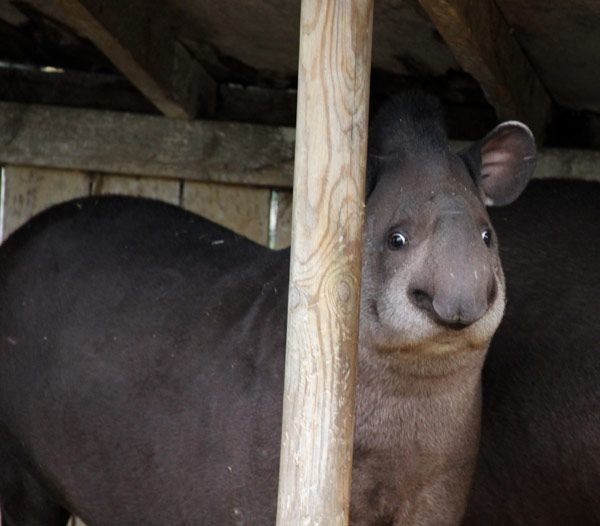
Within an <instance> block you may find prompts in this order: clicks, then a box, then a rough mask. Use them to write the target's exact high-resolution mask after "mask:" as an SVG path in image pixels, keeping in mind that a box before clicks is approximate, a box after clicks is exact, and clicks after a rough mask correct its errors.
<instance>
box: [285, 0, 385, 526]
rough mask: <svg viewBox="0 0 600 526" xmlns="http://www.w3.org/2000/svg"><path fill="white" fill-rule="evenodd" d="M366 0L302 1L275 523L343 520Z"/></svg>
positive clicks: (359, 219)
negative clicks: (282, 399) (288, 283)
mask: <svg viewBox="0 0 600 526" xmlns="http://www.w3.org/2000/svg"><path fill="white" fill-rule="evenodd" d="M372 15H373V0H303V1H302V7H301V23H300V60H299V78H298V113H297V115H298V118H297V124H296V141H297V142H296V156H295V167H294V197H293V199H294V202H293V213H292V214H293V215H292V251H291V266H290V289H289V307H288V324H287V331H288V332H287V348H286V366H285V386H284V402H283V427H282V444H281V461H280V474H279V498H278V508H277V524H278V525H279V526H284V525H285V526H288V525H301V524H327V525H332V526H333V525H343V524H347V522H348V513H349V505H350V504H349V502H350V482H351V472H352V445H353V434H354V410H355V407H354V406H355V384H356V355H357V346H358V310H359V293H360V266H361V252H362V227H363V208H364V204H363V201H364V186H365V170H366V146H367V126H368V124H367V121H368V101H369V78H370V67H371V33H372Z"/></svg>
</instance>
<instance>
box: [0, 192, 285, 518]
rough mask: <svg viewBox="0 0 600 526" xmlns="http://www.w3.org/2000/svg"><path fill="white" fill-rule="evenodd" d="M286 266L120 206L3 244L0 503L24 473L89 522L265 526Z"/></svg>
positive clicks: (264, 253)
mask: <svg viewBox="0 0 600 526" xmlns="http://www.w3.org/2000/svg"><path fill="white" fill-rule="evenodd" d="M124 225H126V227H124ZM249 261H251V262H252V264H250V265H249ZM288 262H289V253H288V252H287V251H285V252H280V253H273V252H271V251H269V250H268V249H265V248H262V247H259V246H257V245H255V244H253V243H251V242H249V241H248V240H246V239H244V238H241V237H239V236H236V235H234V234H233V233H231V232H230V231H228V230H226V229H223V228H220V227H219V226H217V225H214V224H212V223H210V222H208V221H205V220H203V219H201V218H199V217H197V216H194V215H192V214H189V213H186V212H184V211H183V210H180V209H177V208H175V207H172V206H169V205H165V204H160V203H157V202H152V201H143V200H132V199H127V198H109V199H102V198H100V199H90V200H81V201H77V202H72V203H70V204H66V205H64V206H61V207H59V208H55V209H53V210H52V211H51V212H50V213H48V214H45V215H43V216H41V217H38V218H37V219H36V220H35V221H33V222H31V223H29V224H28V226H27V227H26V228H25V229H22V230H21V231H19V232H18V233H17V234H16V235H14V236H13V237H11V238H10V240H9V241H8V242H7V243H6V245H5V246H4V247H3V248H2V251H1V252H0V298H3V301H2V302H1V304H0V334H1V335H2V338H3V342H2V347H3V353H2V362H1V364H2V365H1V367H0V422H1V423H0V433H2V434H1V435H0V454H2V453H4V454H5V455H6V453H7V452H6V446H7V444H8V445H10V446H11V449H12V451H11V452H10V453H11V459H10V460H8V461H7V460H4V459H3V460H4V461H3V463H2V465H0V501H2V502H3V504H8V503H10V502H12V499H11V498H10V496H11V495H12V494H14V493H15V492H19V491H24V489H25V488H21V487H20V484H21V483H22V482H21V481H22V480H24V479H23V475H24V474H26V473H27V474H29V475H31V478H32V479H33V478H38V477H39V479H38V480H40V479H41V480H42V481H43V484H44V489H43V491H40V492H39V495H40V499H41V498H42V495H44V498H46V497H45V496H46V495H47V496H49V497H51V498H56V499H57V502H58V503H60V504H61V505H63V506H64V507H66V508H69V509H76V510H77V511H78V513H80V514H81V515H82V516H83V517H84V518H89V520H90V526H92V525H94V524H106V525H109V524H123V525H126V524H127V525H132V524H140V525H141V524H145V525H150V524H157V525H158V524H161V525H162V524H165V525H166V524H215V525H217V524H220V525H225V524H236V523H240V524H270V523H273V522H274V514H275V502H276V481H277V472H278V455H279V441H280V420H281V403H282V396H281V393H282V386H283V363H284V348H285V345H284V342H285V315H286V307H287V285H288V276H287V272H288V264H289V263H288ZM63 264H64V268H61V267H60V266H61V265H63ZM107 272H110V273H111V275H110V276H107V275H106V273H107ZM132 277H135V279H132ZM195 277H197V279H195ZM228 281H229V283H227V282H228ZM231 281H233V282H234V283H235V286H233V287H232V286H231ZM22 291H27V293H26V294H23V292H22ZM250 302H251V303H252V307H251V309H249V308H248V307H249V304H250ZM209 318H211V319H210V323H209V322H205V320H208V319H209ZM61 320H62V321H61ZM63 321H64V322H63ZM221 325H222V326H221ZM257 326H261V327H269V330H253V328H255V327H257ZM57 327H58V330H57ZM99 327H101V328H99ZM206 327H210V330H205V328H206ZM224 334H227V337H226V338H224V337H223V335H224ZM32 364H35V365H34V366H33V367H32ZM15 399H18V400H19V404H18V406H16V405H15V404H13V403H11V400H15ZM12 455H14V456H12ZM209 459H210V460H209ZM25 480H27V479H25ZM28 486H29V487H27V488H26V493H27V494H28V499H29V500H32V499H31V492H32V490H33V491H34V492H35V491H36V490H35V486H36V483H35V482H34V481H33V480H29V481H28ZM33 500H34V502H35V499H33ZM116 503H121V504H119V505H116ZM40 504H41V506H40V509H43V510H44V514H43V515H40V517H45V518H42V519H40V521H39V522H36V523H35V524H39V525H40V526H42V525H45V526H51V524H50V523H49V522H48V512H47V508H48V506H47V505H46V504H42V503H40ZM3 512H4V515H5V520H6V519H8V518H9V517H10V514H11V510H10V508H9V509H6V510H4V509H3ZM57 513H59V512H57ZM59 517H60V513H59ZM32 523H33V522H32ZM9 524H10V525H12V524H15V526H18V525H19V524H21V522H19V521H17V522H10V523H9ZM27 524H30V522H27ZM55 524H64V520H62V522H61V520H57V521H56V523H55Z"/></svg>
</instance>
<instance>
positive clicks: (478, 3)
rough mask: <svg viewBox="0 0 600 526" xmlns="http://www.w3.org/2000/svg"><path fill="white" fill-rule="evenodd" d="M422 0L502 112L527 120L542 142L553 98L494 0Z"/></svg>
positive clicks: (504, 115)
mask: <svg viewBox="0 0 600 526" xmlns="http://www.w3.org/2000/svg"><path fill="white" fill-rule="evenodd" d="M419 2H420V4H421V5H422V6H423V8H424V9H425V11H426V12H427V13H428V15H429V17H430V18H431V20H432V21H433V23H434V25H435V26H436V28H437V29H438V31H439V32H440V34H441V35H442V37H443V38H444V40H445V41H446V43H447V45H448V46H449V48H450V50H451V51H452V53H453V54H454V57H455V58H456V60H457V62H458V63H459V64H460V66H461V67H462V68H463V69H464V70H465V71H467V72H468V73H470V74H471V75H472V76H473V77H474V78H475V79H476V80H477V81H478V82H479V84H480V86H481V88H482V89H483V91H484V93H485V95H486V97H487V99H488V100H489V102H490V104H492V106H493V107H494V109H495V110H496V113H497V115H498V117H499V118H500V119H520V120H522V121H523V122H525V123H526V124H527V125H528V126H529V127H530V128H531V129H532V131H533V132H534V134H535V135H536V137H537V139H538V141H539V142H542V141H543V136H544V130H545V125H546V120H547V117H548V112H549V108H550V97H549V96H548V93H547V92H546V89H545V88H544V86H543V85H542V83H541V81H540V80H539V78H538V76H537V74H536V73H535V71H534V70H533V68H532V67H531V64H530V63H529V60H528V59H527V57H526V56H525V54H524V53H523V51H522V49H521V47H520V45H519V43H518V42H517V40H516V39H515V37H514V36H513V34H512V31H511V29H510V27H509V26H508V23H507V22H506V20H505V19H504V16H503V15H502V13H501V12H500V10H499V8H498V7H497V5H496V3H495V2H494V0H419Z"/></svg>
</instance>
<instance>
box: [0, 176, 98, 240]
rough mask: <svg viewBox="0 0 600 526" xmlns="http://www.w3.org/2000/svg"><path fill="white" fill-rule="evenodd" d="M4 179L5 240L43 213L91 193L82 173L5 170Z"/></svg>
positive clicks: (87, 181)
mask: <svg viewBox="0 0 600 526" xmlns="http://www.w3.org/2000/svg"><path fill="white" fill-rule="evenodd" d="M4 175H5V178H6V179H5V183H4V184H5V188H4V191H5V194H4V207H3V211H2V212H3V214H4V232H3V238H4V239H6V238H7V237H8V236H9V235H10V234H11V233H12V232H14V231H15V230H16V229H17V228H18V227H20V226H21V225H22V224H23V223H25V222H26V221H27V220H28V219H30V218H31V217H32V216H34V215H35V214H37V213H39V212H41V211H42V210H45V209H46V208H48V207H50V206H52V205H55V204H57V203H61V202H62V201H67V200H69V199H74V198H76V197H82V196H85V195H88V194H89V191H90V177H89V176H88V175H87V174H86V173H83V172H75V173H69V174H66V173H65V172H64V171H62V170H51V169H43V168H32V167H22V166H8V167H6V168H5V170H4Z"/></svg>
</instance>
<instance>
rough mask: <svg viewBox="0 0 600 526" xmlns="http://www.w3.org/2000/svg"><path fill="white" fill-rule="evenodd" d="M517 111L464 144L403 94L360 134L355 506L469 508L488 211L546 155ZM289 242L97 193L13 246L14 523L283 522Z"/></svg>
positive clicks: (8, 503) (9, 337) (490, 271)
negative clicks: (267, 242)
mask: <svg viewBox="0 0 600 526" xmlns="http://www.w3.org/2000/svg"><path fill="white" fill-rule="evenodd" d="M535 157H536V147H535V142H534V139H533V137H532V135H531V132H530V131H529V129H528V128H527V127H526V126H525V125H523V124H520V123H518V122H506V123H502V124H500V125H499V126H498V127H496V128H495V129H494V130H492V131H491V132H490V133H489V134H488V135H487V136H486V137H484V138H483V139H482V140H480V141H478V142H476V143H474V144H473V145H471V146H470V147H469V148H467V149H466V150H464V151H463V152H460V153H454V152H452V151H451V150H450V149H449V146H448V140H447V135H446V131H445V129H444V124H443V118H442V115H441V111H440V107H439V103H438V102H437V101H436V100H435V99H432V98H429V97H427V96H419V95H415V94H407V95H404V96H400V97H398V98H395V99H393V100H392V101H390V102H389V103H388V104H387V105H386V106H385V107H384V108H383V109H382V110H381V111H380V113H379V117H378V118H376V119H375V122H374V124H373V126H372V129H371V132H370V139H369V163H368V164H369V167H368V177H367V195H368V197H367V200H366V208H365V228H364V243H363V256H362V261H363V265H362V285H361V303H360V337H359V342H358V348H359V349H358V361H359V365H358V378H357V407H356V429H355V438H354V463H353V472H352V493H351V509H350V522H351V524H353V525H355V526H358V525H361V526H362V525H373V526H375V525H395V526H397V525H411V524H412V525H420V526H422V525H429V524H430V525H445V524H448V525H450V524H458V523H459V522H460V519H461V517H462V516H463V513H464V509H465V506H466V502H467V495H468V492H469V489H470V486H471V479H472V474H473V470H474V467H475V462H476V454H477V447H478V439H479V429H480V411H481V370H482V366H483V362H484V357H485V354H486V350H487V348H488V346H489V343H490V340H491V338H492V336H493V334H494V331H495V330H496V328H497V327H498V325H499V323H500V320H501V318H502V314H503V311H504V305H505V298H506V295H505V283H504V277H503V273H502V268H501V265H500V260H499V256H498V240H497V238H496V234H495V231H494V228H493V226H492V224H491V222H490V218H489V216H488V213H487V211H486V205H498V206H501V205H505V204H508V203H510V202H512V201H513V200H514V199H516V198H517V197H518V195H519V194H520V193H521V192H522V190H523V189H524V188H525V186H526V184H527V182H528V179H529V177H530V175H531V172H532V170H533V168H534V165H535ZM288 266H289V251H287V250H284V251H270V250H268V249H266V248H263V247H261V246H258V245H256V244H254V243H252V242H250V241H249V240H247V239H244V238H242V237H240V236H238V235H236V234H234V233H233V232H231V231H229V230H227V229H225V228H222V227H220V226H218V225H216V224H213V223H211V222H209V221H207V220H206V219H203V218H201V217H198V216H196V215H193V214H191V213H188V212H186V211H183V210H181V209H179V208H176V207H174V206H170V205H167V204H161V203H159V202H154V201H150V200H143V199H134V198H124V197H107V198H104V197H93V198H88V199H80V200H76V201H72V202H69V203H66V204H62V205H59V206H56V207H54V208H51V209H49V210H48V211H46V212H43V213H42V214H41V215H38V216H37V217H35V218H34V219H32V220H30V221H29V222H28V223H27V224H26V225H25V226H23V227H22V228H21V229H19V230H18V231H16V232H15V233H14V234H13V235H12V236H10V237H9V238H8V240H7V241H6V242H5V243H4V245H3V246H2V247H1V248H0V364H1V366H0V459H1V464H0V503H1V510H2V518H3V520H4V523H5V526H54V525H56V526H58V525H64V524H65V522H66V520H67V517H68V515H69V514H70V513H76V514H77V515H79V516H81V517H82V518H83V520H84V521H85V522H86V523H87V524H88V526H101V525H114V524H124V525H125V524H127V525H134V524H143V525H165V524H171V525H175V524H181V525H183V524H190V525H197V524H205V525H227V524H240V525H258V524H260V525H263V524H265V525H266V524H273V523H274V520H275V512H276V501H277V498H276V495H277V478H278V463H279V443H280V433H281V432H280V427H281V412H282V391H283V371H284V355H285V332H286V310H287V288H288V280H289V271H288Z"/></svg>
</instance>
